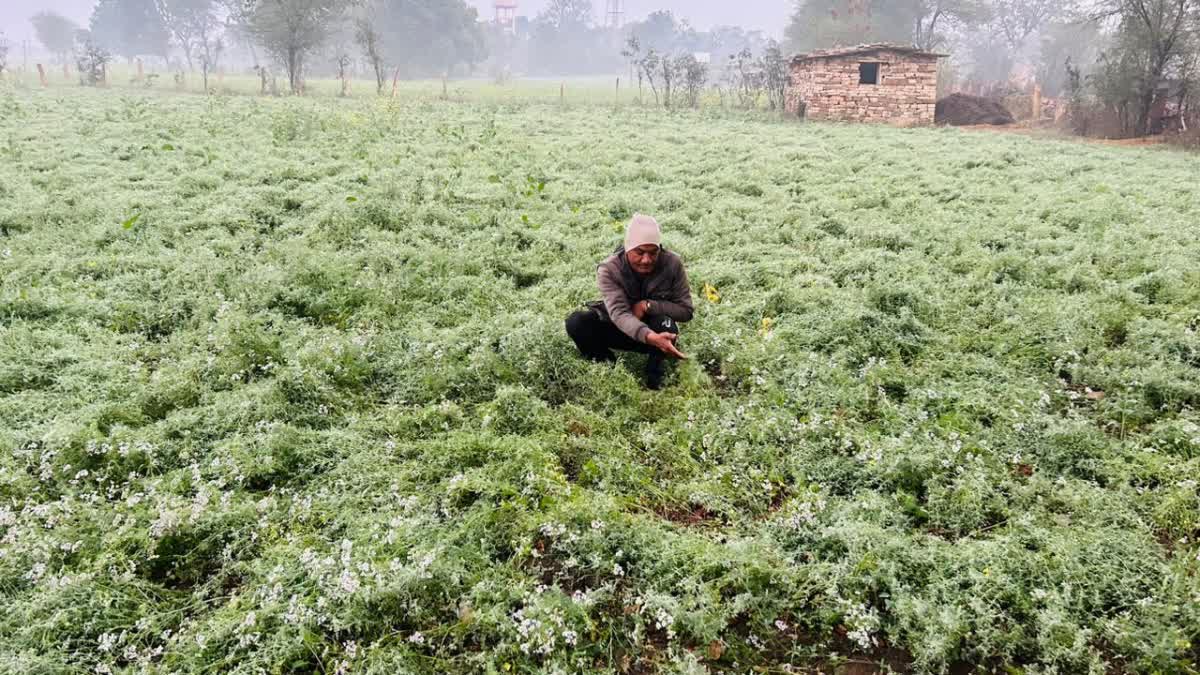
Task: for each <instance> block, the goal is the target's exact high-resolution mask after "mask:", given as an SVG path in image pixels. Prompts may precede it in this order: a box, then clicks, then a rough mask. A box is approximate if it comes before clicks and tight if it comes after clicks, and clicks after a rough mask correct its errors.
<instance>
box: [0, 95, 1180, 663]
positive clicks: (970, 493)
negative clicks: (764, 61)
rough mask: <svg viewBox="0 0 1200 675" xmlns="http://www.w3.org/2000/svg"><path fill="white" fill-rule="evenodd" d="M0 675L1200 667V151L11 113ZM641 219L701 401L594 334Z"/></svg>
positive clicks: (628, 111) (88, 99) (3, 228)
mask: <svg viewBox="0 0 1200 675" xmlns="http://www.w3.org/2000/svg"><path fill="white" fill-rule="evenodd" d="M0 155H2V156H3V162H0V280H2V284H3V285H2V287H0V322H2V323H0V420H2V421H3V423H2V424H0V606H3V608H4V611H3V612H0V671H4V672H22V673H34V672H38V673H43V672H46V673H51V672H53V673H58V672H101V673H104V672H114V673H115V672H151V673H154V672H162V673H166V672H171V673H217V672H220V673H226V672H244V673H250V672H279V673H312V672H324V673H335V672H363V673H367V672H372V673H396V672H418V673H434V672H437V673H446V672H450V673H474V672H497V673H516V672H526V673H533V672H583V671H595V672H611V671H613V670H620V671H626V672H643V673H645V672H680V673H682V672H704V670H705V669H708V670H711V671H717V672H721V671H730V672H746V671H747V670H748V669H751V668H766V669H768V670H770V671H771V672H781V671H783V670H784V669H785V666H786V665H787V664H791V666H792V667H793V668H795V669H797V670H805V669H816V668H823V669H825V670H826V672H828V671H829V670H830V669H831V668H835V667H837V666H838V664H839V663H846V662H847V661H846V660H847V659H849V660H850V662H852V663H856V664H858V665H860V666H861V665H862V664H865V663H870V662H875V663H879V664H881V665H880V667H881V668H893V669H905V670H910V671H915V672H948V671H954V672H964V671H966V670H969V669H970V668H972V667H974V668H978V669H981V670H989V671H1007V672H1027V673H1083V672H1092V673H1102V672H1147V673H1151V672H1157V673H1173V672H1195V670H1196V668H1197V659H1198V658H1200V651H1198V650H1200V577H1198V575H1197V572H1198V567H1200V560H1198V556H1200V546H1198V544H1197V537H1198V536H1200V493H1198V491H1197V482H1196V481H1197V477H1198V476H1200V416H1198V414H1197V409H1198V408H1200V272H1198V270H1197V265H1196V261H1197V260H1198V259H1200V236H1198V235H1200V225H1197V214H1198V213H1200V196H1198V192H1197V190H1196V177H1197V176H1198V175H1200V158H1197V157H1194V156H1186V155H1180V154H1172V153H1167V152H1161V151H1156V150H1152V149H1126V148H1108V147H1098V146H1085V145H1080V144H1073V143H1058V142H1046V141H1036V140H1032V139H1028V138H1022V137H1019V136H1004V135H990V134H987V135H985V134H971V133H964V132H960V131H954V130H945V129H927V130H895V129H885V128H876V127H863V126H836V125H819V124H798V123H792V122H781V121H773V120H770V119H767V118H764V117H763V116H760V115H740V114H734V113H718V112H700V113H694V112H683V113H675V114H666V113H663V112H661V111H654V110H650V109H640V108H629V107H626V108H621V109H613V108H612V107H576V106H569V105H568V106H566V107H558V106H542V105H511V104H510V105H502V104H458V103H439V102H429V101H396V102H393V101H387V100H385V101H374V100H354V101H338V100H333V99H325V100H316V99H282V100H280V99H273V100H260V99H255V98H249V97H242V98H231V97H222V96H217V97H207V98H205V97H200V96H172V95H169V94H136V95H134V94H125V95H121V94H118V93H115V92H111V91H110V92H83V91H66V90H54V89H52V90H50V91H47V92H34V91H14V90H11V89H10V90H8V91H7V92H3V93H0ZM635 211H642V212H647V213H651V214H655V215H656V216H658V217H659V219H660V220H661V222H662V224H663V226H664V228H665V231H666V242H667V245H668V247H669V248H671V249H672V250H674V251H676V252H678V253H679V254H680V255H681V256H682V257H683V258H684V260H685V261H686V262H687V265H688V270H689V273H690V276H691V283H692V286H693V288H694V290H695V292H696V301H697V306H698V313H697V318H696V320H695V321H693V322H692V323H691V324H690V325H688V326H687V327H686V329H685V330H684V333H683V336H682V346H683V348H684V350H685V351H686V352H688V353H689V354H690V355H691V357H692V358H691V360H689V361H687V362H685V363H682V364H680V366H679V367H678V368H677V369H676V370H675V372H674V374H673V375H672V377H671V379H670V381H669V383H670V386H669V387H668V388H667V389H666V390H665V391H663V392H661V393H652V392H648V391H645V390H644V389H643V388H642V387H641V385H640V382H639V375H640V372H639V371H640V366H641V359H642V358H644V357H638V356H627V357H625V358H624V359H623V360H622V361H621V362H620V363H619V364H617V365H616V366H612V365H595V364H589V363H585V362H583V361H582V360H580V359H579V358H577V357H576V355H575V353H574V350H573V347H572V345H571V344H570V343H569V342H568V339H567V337H566V336H565V334H564V331H563V319H564V317H565V316H566V315H567V314H568V312H570V311H572V310H573V309H575V308H577V307H578V306H579V305H580V304H581V303H582V302H584V301H586V300H589V299H592V298H594V297H595V295H596V289H595V280H594V269H595V264H596V263H597V262H598V261H599V260H601V259H602V258H603V257H604V256H605V255H606V254H608V253H609V252H610V251H611V250H613V248H614V247H615V246H616V245H617V244H618V242H619V241H620V238H621V233H620V232H621V227H622V225H623V223H624V222H625V221H626V219H628V217H629V216H630V215H631V214H632V213H634V212H635Z"/></svg>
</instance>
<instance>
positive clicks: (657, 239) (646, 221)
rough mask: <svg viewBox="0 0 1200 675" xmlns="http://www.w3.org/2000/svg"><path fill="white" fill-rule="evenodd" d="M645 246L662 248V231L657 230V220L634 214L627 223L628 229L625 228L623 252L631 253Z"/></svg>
mask: <svg viewBox="0 0 1200 675" xmlns="http://www.w3.org/2000/svg"><path fill="white" fill-rule="evenodd" d="M646 244H654V245H655V246H662V229H661V228H659V226H658V221H657V220H655V219H653V218H651V217H650V216H647V215H643V214H641V213H635V214H633V219H632V220H630V221H629V227H627V228H625V250H626V251H632V250H633V249H635V248H637V247H639V246H645V245H646Z"/></svg>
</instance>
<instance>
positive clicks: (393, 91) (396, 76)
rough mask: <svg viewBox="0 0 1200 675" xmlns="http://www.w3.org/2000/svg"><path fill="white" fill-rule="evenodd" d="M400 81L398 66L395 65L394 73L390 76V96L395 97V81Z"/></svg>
mask: <svg viewBox="0 0 1200 675" xmlns="http://www.w3.org/2000/svg"><path fill="white" fill-rule="evenodd" d="M399 81H400V66H396V74H395V75H393V76H392V98H396V83H398V82H399Z"/></svg>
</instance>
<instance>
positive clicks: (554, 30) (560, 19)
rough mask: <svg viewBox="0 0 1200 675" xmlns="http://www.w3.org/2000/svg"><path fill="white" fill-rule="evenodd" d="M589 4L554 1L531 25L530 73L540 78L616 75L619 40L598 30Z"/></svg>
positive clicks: (587, 0)
mask: <svg viewBox="0 0 1200 675" xmlns="http://www.w3.org/2000/svg"><path fill="white" fill-rule="evenodd" d="M594 16H595V12H594V8H593V6H592V3H591V2H590V0H554V1H553V2H551V3H550V5H549V6H548V7H547V8H546V9H545V10H544V11H543V12H542V13H541V14H539V15H538V16H537V18H536V19H534V21H533V28H532V39H531V41H530V69H531V70H533V71H534V72H538V73H543V74H556V75H558V74H568V73H570V74H595V73H611V72H616V71H617V70H618V69H619V68H620V65H621V61H620V60H619V59H618V53H619V51H620V47H619V42H620V37H619V36H617V35H615V34H614V33H613V32H612V31H610V30H608V29H605V28H600V27H597V26H596V25H595V23H594V20H593V17H594Z"/></svg>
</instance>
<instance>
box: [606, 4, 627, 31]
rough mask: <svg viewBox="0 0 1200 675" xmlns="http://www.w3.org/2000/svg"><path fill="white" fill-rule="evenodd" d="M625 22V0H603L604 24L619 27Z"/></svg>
mask: <svg viewBox="0 0 1200 675" xmlns="http://www.w3.org/2000/svg"><path fill="white" fill-rule="evenodd" d="M624 23H625V0H604V25H605V26H606V27H608V28H620V27H621V26H622V25H623V24H624Z"/></svg>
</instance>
